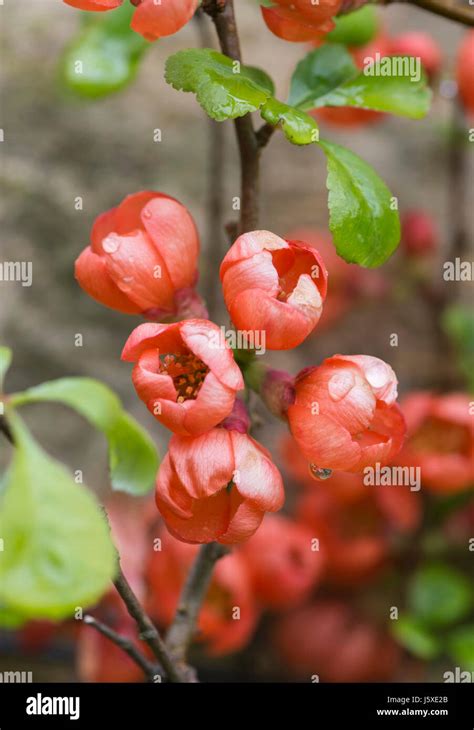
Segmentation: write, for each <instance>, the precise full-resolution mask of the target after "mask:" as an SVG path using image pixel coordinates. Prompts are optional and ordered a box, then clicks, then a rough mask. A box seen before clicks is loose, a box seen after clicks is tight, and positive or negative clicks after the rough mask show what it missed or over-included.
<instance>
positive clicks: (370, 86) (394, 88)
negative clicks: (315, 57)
mask: <svg viewBox="0 0 474 730" xmlns="http://www.w3.org/2000/svg"><path fill="white" fill-rule="evenodd" d="M395 61H396V58H395V57H394V56H391V57H390V62H391V63H392V62H395ZM382 64H383V60H382V62H381V63H380V64H377V63H376V64H374V67H373V68H374V75H373V76H372V75H371V76H369V75H367V73H365V72H361V73H359V74H358V75H357V76H356V77H355V78H352V79H349V80H348V81H345V82H344V83H343V84H342V85H340V86H338V87H337V88H334V89H332V90H331V91H329V92H328V93H327V94H324V95H323V96H320V97H319V98H318V99H314V100H313V101H314V106H315V107H316V108H319V107H324V106H335V107H339V106H352V107H357V108H359V109H372V110H374V111H379V112H387V113H389V114H399V115H401V116H404V117H410V118H411V119H421V118H422V117H424V116H425V115H426V114H427V113H428V111H429V108H430V103H431V97H432V92H431V89H430V88H428V87H427V85H426V77H425V76H424V74H422V75H421V78H420V79H419V80H418V81H415V80H414V79H413V78H412V77H410V76H403V75H398V76H381V75H378V72H379V71H380V70H381V69H382ZM305 108H306V107H305Z"/></svg>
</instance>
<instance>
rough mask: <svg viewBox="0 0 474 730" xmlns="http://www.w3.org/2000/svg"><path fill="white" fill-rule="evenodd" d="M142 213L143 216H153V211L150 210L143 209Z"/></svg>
mask: <svg viewBox="0 0 474 730" xmlns="http://www.w3.org/2000/svg"><path fill="white" fill-rule="evenodd" d="M142 215H143V217H144V218H151V217H152V216H153V213H152V212H151V210H144V211H143V213H142Z"/></svg>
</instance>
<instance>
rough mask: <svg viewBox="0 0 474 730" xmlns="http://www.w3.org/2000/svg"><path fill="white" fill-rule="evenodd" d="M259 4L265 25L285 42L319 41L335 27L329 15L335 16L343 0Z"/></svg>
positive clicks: (286, 1) (292, 0) (285, 0)
mask: <svg viewBox="0 0 474 730" xmlns="http://www.w3.org/2000/svg"><path fill="white" fill-rule="evenodd" d="M274 2H275V3H276V4H275V5H271V6H270V7H266V6H262V7H261V11H262V15H263V19H264V21H265V23H266V25H267V27H268V28H269V29H270V30H271V32H272V33H274V35H276V36H278V38H282V39H283V40H285V41H293V42H300V41H312V40H319V39H322V38H323V37H324V35H326V33H329V31H331V30H332V29H333V28H334V22H333V21H332V20H331V18H332V17H333V16H334V15H337V13H338V11H339V8H340V6H341V3H342V0H319V2H318V3H315V2H314V0H274Z"/></svg>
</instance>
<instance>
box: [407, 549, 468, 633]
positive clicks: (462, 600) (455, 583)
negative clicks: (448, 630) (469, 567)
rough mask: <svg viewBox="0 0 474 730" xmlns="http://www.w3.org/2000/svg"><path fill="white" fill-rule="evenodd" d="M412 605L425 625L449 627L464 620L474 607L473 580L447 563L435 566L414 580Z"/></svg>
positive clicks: (410, 600)
mask: <svg viewBox="0 0 474 730" xmlns="http://www.w3.org/2000/svg"><path fill="white" fill-rule="evenodd" d="M408 604H409V606H410V609H411V611H412V612H413V613H414V614H415V616H416V617H417V618H418V619H419V620H420V621H423V622H424V623H425V624H428V625H432V626H447V625H449V624H451V623H453V622H455V621H459V620H460V619H462V618H463V617H464V616H465V615H466V614H467V613H468V612H469V610H470V608H471V607H472V605H473V590H472V586H471V584H470V582H469V580H468V579H467V578H466V577H465V576H464V575H463V574H462V573H460V572H459V571H457V570H455V569H454V568H451V567H450V566H449V565H445V564H444V563H431V564H429V565H425V566H424V567H423V568H421V569H420V570H419V571H418V572H417V573H416V574H415V575H414V577H413V579H412V581H411V583H410V586H409V591H408Z"/></svg>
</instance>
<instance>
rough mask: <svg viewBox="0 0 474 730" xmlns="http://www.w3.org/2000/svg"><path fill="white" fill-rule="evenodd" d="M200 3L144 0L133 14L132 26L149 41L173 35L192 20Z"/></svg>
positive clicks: (196, 1)
mask: <svg viewBox="0 0 474 730" xmlns="http://www.w3.org/2000/svg"><path fill="white" fill-rule="evenodd" d="M198 5H199V2H198V0H179V2H171V1H170V0H165V2H161V3H157V2H156V0H142V2H141V3H140V5H139V6H138V7H137V9H136V10H135V13H134V14H133V18H132V23H131V27H132V29H133V30H134V31H136V32H137V33H140V34H141V35H142V36H143V37H144V38H146V39H147V40H149V41H154V40H156V39H157V38H161V37H162V36H167V35H173V33H177V32H178V30H180V29H181V28H182V27H183V25H186V23H187V22H188V21H189V20H191V18H192V17H193V15H194V13H195V11H196V9H197V7H198Z"/></svg>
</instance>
